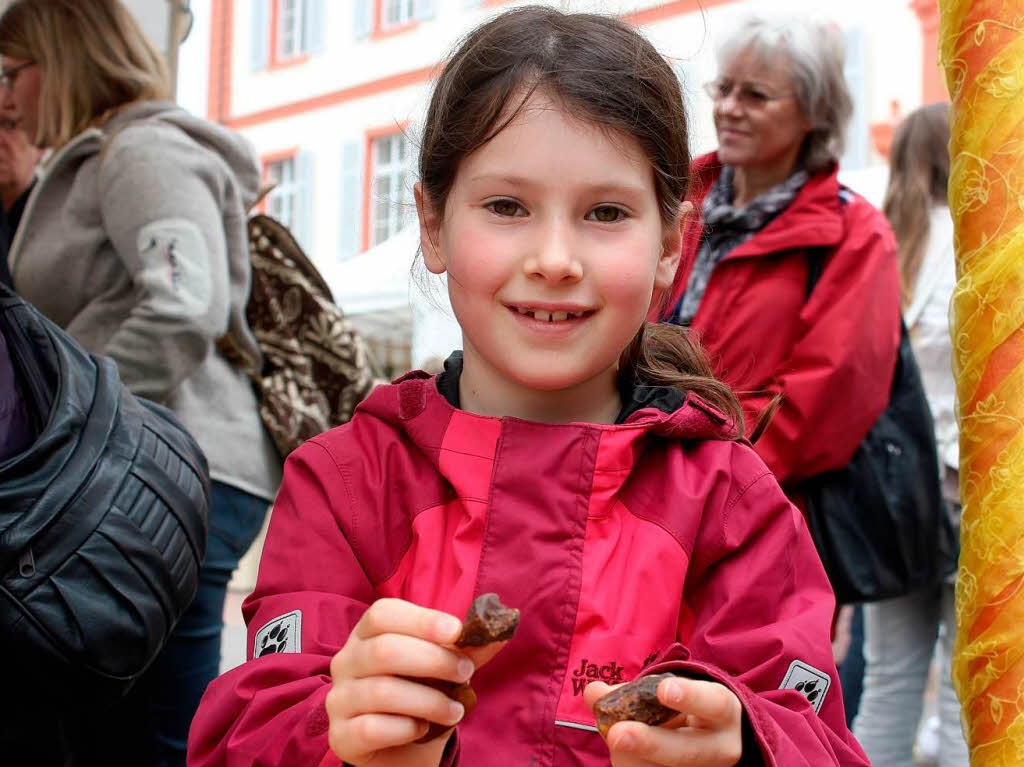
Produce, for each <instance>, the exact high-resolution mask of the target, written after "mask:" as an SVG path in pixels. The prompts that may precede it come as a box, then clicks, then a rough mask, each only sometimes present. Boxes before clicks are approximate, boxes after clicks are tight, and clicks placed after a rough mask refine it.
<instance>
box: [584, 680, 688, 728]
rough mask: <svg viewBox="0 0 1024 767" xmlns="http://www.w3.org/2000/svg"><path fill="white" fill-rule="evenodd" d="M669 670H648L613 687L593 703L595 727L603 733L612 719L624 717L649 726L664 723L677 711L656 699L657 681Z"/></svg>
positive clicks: (625, 719)
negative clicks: (653, 672)
mask: <svg viewBox="0 0 1024 767" xmlns="http://www.w3.org/2000/svg"><path fill="white" fill-rule="evenodd" d="M671 676H672V674H652V675H650V676H642V677H640V678H639V679H634V680H633V681H632V682H629V683H627V684H624V685H622V686H621V687H616V688H615V689H614V690H612V691H611V692H610V693H608V694H607V695H605V696H603V697H602V698H600V699H599V700H598V701H597V703H595V704H594V718H595V719H596V720H597V729H598V731H599V732H600V733H601V735H602V736H604V737H607V735H608V730H609V729H611V726H612V725H613V724H615V723H616V722H624V721H627V720H630V721H634V722H643V723H644V724H649V725H651V726H652V727H656V726H657V725H659V724H664V723H665V722H667V721H668V720H669V719H671V718H672V717H674V716H676V715H677V714H678V713H679V712H678V711H676V710H675V709H672V708H669V707H668V706H664V705H662V704H661V702H660V701H659V700H658V684H659V683H660V682H661V680H662V679H668V678H669V677H671Z"/></svg>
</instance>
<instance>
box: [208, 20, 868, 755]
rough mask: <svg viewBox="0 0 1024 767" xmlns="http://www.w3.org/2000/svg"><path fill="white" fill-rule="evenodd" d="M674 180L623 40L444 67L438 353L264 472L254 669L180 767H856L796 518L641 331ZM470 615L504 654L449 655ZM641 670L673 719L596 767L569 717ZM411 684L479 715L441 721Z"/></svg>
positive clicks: (438, 702)
mask: <svg viewBox="0 0 1024 767" xmlns="http://www.w3.org/2000/svg"><path fill="white" fill-rule="evenodd" d="M689 160H690V158H689V154H688V150H687V124H686V119H685V114H684V109H683V104H682V101H681V99H680V91H679V84H678V82H677V80H676V78H675V76H674V75H673V73H672V70H671V68H670V67H669V66H668V65H667V63H666V62H665V61H664V60H663V59H662V58H661V57H660V56H659V55H658V53H657V52H656V51H655V49H654V48H653V47H652V46H651V45H650V44H649V43H648V42H647V41H646V40H644V39H643V38H642V37H641V36H640V35H638V34H637V33H636V31H635V30H633V29H632V28H630V27H629V26H627V25H626V24H623V23H621V22H619V21H615V20H612V19H608V18H604V17H599V16H592V15H583V14H572V15H567V14H563V13H560V12H557V11H554V10H549V9H541V8H525V9H521V10H517V11H512V12H510V13H508V14H505V15H503V16H500V17H498V18H497V19H495V20H493V21H490V22H488V23H487V24H484V25H483V26H481V27H480V28H478V29H477V30H476V31H475V32H473V33H472V34H470V36H469V37H468V38H467V39H466V40H465V42H464V43H463V44H462V46H461V47H460V48H459V49H458V51H456V53H455V54H454V56H453V57H452V58H451V60H450V61H449V62H448V64H447V66H446V67H445V69H444V71H443V73H442V74H441V77H440V80H439V81H438V83H437V87H436V90H435V93H434V96H433V99H432V101H431V104H430V109H429V112H428V115H427V121H426V125H425V133H424V138H423V146H422V150H421V154H420V179H421V181H420V185H419V186H418V188H417V190H416V199H417V205H418V208H419V214H420V224H421V231H422V248H423V255H424V259H425V262H426V265H427V267H428V268H429V269H430V270H431V271H433V272H436V273H441V272H447V274H448V284H449V295H450V298H451V302H452V306H453V308H454V310H455V314H456V317H457V318H458V320H459V323H460V324H461V326H462V329H463V335H464V348H463V352H462V353H461V354H458V353H456V354H453V355H452V357H451V358H449V360H448V361H447V363H446V366H445V371H444V373H442V374H441V375H439V376H438V377H437V378H436V379H435V378H430V377H427V376H426V375H425V374H422V373H412V374H410V375H408V376H406V377H404V378H403V379H400V380H399V381H398V382H397V383H396V384H395V385H393V386H388V387H381V388H378V389H377V390H376V391H375V392H374V394H373V395H371V396H370V398H369V399H368V400H367V401H366V402H364V403H363V405H362V406H361V407H360V410H359V411H358V412H357V414H356V416H355V418H353V420H352V421H351V423H349V424H347V425H346V426H344V427H342V428H339V429H336V430H333V431H331V432H328V433H326V434H324V435H322V436H320V437H318V438H316V439H314V440H311V441H310V442H308V443H307V444H306V445H304V446H303V447H302V448H300V449H299V450H297V451H296V452H295V453H294V454H293V455H292V456H291V458H290V459H289V461H288V464H287V467H286V471H285V480H284V484H283V486H282V489H281V492H280V494H279V495H278V499H277V503H276V506H275V509H274V514H273V522H272V524H271V528H270V535H269V538H268V541H267V545H266V548H265V550H264V554H263V561H262V564H261V567H260V578H259V583H258V585H257V587H256V590H255V592H254V593H253V595H252V596H251V597H250V598H249V599H248V600H247V602H246V605H245V608H244V612H245V617H246V621H247V623H248V625H249V628H250V631H249V653H250V658H251V660H249V661H248V662H247V663H245V664H243V665H242V666H241V667H239V668H237V669H235V670H234V671H232V672H230V673H228V674H226V675H225V676H223V677H222V678H220V679H219V680H217V681H215V682H214V683H213V684H212V685H211V687H210V688H209V689H208V691H207V694H206V696H205V699H204V701H203V704H202V706H201V708H200V712H199V714H198V715H197V718H196V720H195V722H194V725H193V729H192V733H191V737H190V762H189V763H190V764H192V765H195V767H205V766H206V765H227V764H231V765H243V764H246V765H248V764H259V765H282V766H283V765H296V767H298V766H299V765H303V766H305V765H318V764H319V765H339V764H341V763H345V764H349V765H355V767H364V766H366V765H373V767H390V766H391V765H395V766H396V767H397V766H399V765H401V766H403V767H406V766H408V767H418V766H419V765H424V766H426V765H429V766H430V767H436V766H437V765H439V764H440V765H454V764H459V765H466V766H469V767H477V766H478V765H516V766H520V765H521V766H522V767H528V766H533V767H544V766H547V765H558V766H561V765H587V766H589V765H608V764H609V763H611V764H614V765H617V766H618V767H626V766H627V765H629V766H630V767H632V766H634V765H636V766H639V765H681V764H686V765H704V766H707V767H726V765H734V764H743V765H757V764H766V765H785V766H786V767H798V766H799V765H814V766H815V767H820V766H821V765H840V764H841V765H863V764H866V762H865V760H864V756H863V753H862V752H861V750H860V748H859V746H857V744H856V742H855V741H854V740H853V738H852V736H851V735H850V734H849V732H848V731H847V730H846V727H845V725H844V717H843V707H842V701H841V696H840V694H839V691H838V689H836V673H835V668H834V665H833V663H832V660H831V649H830V644H829V624H830V619H831V616H832V610H833V606H834V604H833V598H832V594H831V592H830V590H829V586H828V582H827V581H826V579H825V575H824V572H823V571H822V568H821V565H820V563H819V561H818V558H817V555H816V554H815V551H814V548H813V546H812V544H811V541H810V538H809V536H808V535H807V532H806V529H805V527H804V524H803V521H802V519H801V517H800V515H799V513H798V512H797V511H796V509H795V508H794V507H793V506H792V505H790V503H789V502H788V501H787V500H786V497H785V496H784V495H783V494H782V491H781V490H780V489H779V486H778V484H777V483H776V481H775V479H774V478H773V476H772V475H771V473H770V472H769V471H768V469H767V468H766V467H765V465H764V464H763V463H762V461H761V460H760V459H759V458H758V457H757V456H756V455H755V453H754V452H753V451H752V450H751V449H750V447H749V445H748V444H747V443H745V442H744V441H742V439H741V437H740V433H741V432H742V416H741V414H740V410H739V406H738V404H737V402H736V400H735V399H734V398H733V396H732V394H731V393H730V392H729V390H728V389H727V388H726V387H724V386H723V385H722V384H720V383H719V382H717V381H715V380H714V379H713V378H711V377H710V373H709V369H708V366H707V364H706V362H705V361H704V360H703V359H702V357H701V355H700V353H699V352H698V351H697V349H696V348H695V347H694V346H693V345H692V344H691V343H690V342H689V341H688V340H687V338H686V336H685V331H682V330H681V329H679V328H672V327H656V326H650V325H646V324H645V322H644V319H645V316H646V315H647V313H648V311H649V309H650V308H651V303H652V297H653V296H655V295H656V294H658V293H660V292H661V291H662V290H665V289H667V288H668V287H669V286H670V285H671V282H672V279H673V275H674V273H675V270H676V267H677V262H678V258H679V256H678V254H679V251H680V234H679V232H680V224H681V221H682V219H683V217H684V216H685V214H686V213H687V212H688V206H687V205H686V204H685V203H684V202H683V200H684V197H685V193H686V191H687V181H688V173H689ZM492 591H493V592H497V593H498V594H499V595H500V596H501V598H502V600H503V601H504V602H505V603H506V604H508V605H510V606H514V607H517V608H519V609H520V610H521V611H522V621H521V623H520V626H519V630H518V632H517V633H516V635H515V637H514V638H513V639H511V640H510V641H509V642H507V643H505V645H504V646H503V647H493V646H492V647H490V648H486V649H483V650H476V651H471V652H464V651H460V650H456V649H455V648H454V647H453V644H452V643H453V642H454V640H455V638H456V637H457V635H458V632H459V626H460V620H459V618H460V617H461V616H462V615H463V614H464V612H465V610H466V608H467V606H468V605H469V603H470V601H471V600H472V599H473V597H474V596H476V595H478V594H481V593H486V592H492ZM658 672H671V673H672V674H674V675H675V677H674V678H669V679H666V680H664V681H662V683H661V684H660V686H659V688H658V696H659V699H660V700H661V701H662V702H663V703H664V704H665V705H667V706H669V707H671V708H673V709H676V710H677V711H679V712H680V714H679V716H677V717H675V718H674V719H673V720H671V721H670V722H668V723H667V724H666V725H664V726H661V727H649V726H646V725H643V724H640V723H637V722H622V723H618V724H616V725H614V726H613V727H612V728H611V729H610V730H609V732H608V735H607V739H603V738H602V737H601V735H600V734H599V733H598V732H597V729H596V728H595V727H594V716H593V713H592V710H591V706H592V705H593V704H594V702H595V701H596V700H597V699H598V698H599V697H600V696H601V695H602V694H604V693H606V692H607V691H608V690H609V689H610V688H609V685H615V684H619V683H622V682H627V681H630V680H632V679H634V678H635V677H637V676H640V675H642V674H650V673H658ZM423 679H442V680H449V681H454V682H461V681H465V680H471V681H472V685H473V688H474V689H475V691H476V694H477V695H478V697H479V703H478V705H477V707H476V708H475V710H473V711H472V713H470V714H469V715H467V716H466V719H465V721H464V722H463V721H462V719H463V716H464V711H463V709H462V707H461V706H460V705H458V704H456V703H454V702H452V701H451V700H450V699H449V698H447V697H446V696H444V695H443V694H441V693H440V692H438V691H437V690H435V689H433V688H432V687H430V686H428V685H426V684H423V683H422V680H423ZM428 722H435V723H439V724H443V725H445V726H446V727H447V728H448V729H447V730H446V731H445V732H444V734H442V735H440V736H438V737H436V738H434V739H433V740H430V741H428V742H426V743H418V742H417V740H418V739H420V738H421V736H423V735H424V734H425V733H426V731H427V727H428Z"/></svg>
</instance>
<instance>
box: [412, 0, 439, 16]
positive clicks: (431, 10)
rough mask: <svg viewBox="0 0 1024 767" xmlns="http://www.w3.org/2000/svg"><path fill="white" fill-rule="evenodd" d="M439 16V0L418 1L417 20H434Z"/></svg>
mask: <svg viewBox="0 0 1024 767" xmlns="http://www.w3.org/2000/svg"><path fill="white" fill-rule="evenodd" d="M436 15H437V0H417V3H416V18H417V19H419V20H420V21H426V20H427V19H432V18H434V17H435V16H436Z"/></svg>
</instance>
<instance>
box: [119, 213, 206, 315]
mask: <svg viewBox="0 0 1024 767" xmlns="http://www.w3.org/2000/svg"><path fill="white" fill-rule="evenodd" d="M137 246H138V251H139V261H140V262H141V263H142V271H141V272H140V273H139V275H138V280H139V282H140V283H141V284H142V286H143V287H144V288H145V289H146V290H147V292H148V293H149V294H150V295H151V296H153V298H154V299H156V300H157V301H158V302H160V303H161V304H165V303H166V304H167V305H166V307H165V308H166V309H167V310H168V311H170V312H172V313H175V314H184V315H186V316H196V315H202V314H205V313H206V312H207V310H208V308H209V304H210V299H211V296H212V294H213V274H212V273H211V267H210V255H209V252H208V248H207V245H206V242H205V240H204V239H203V234H202V232H200V231H199V227H198V226H196V225H195V224H194V223H192V222H191V221H188V220H186V219H183V218H166V219H162V220H160V221H154V222H153V223H151V224H147V225H146V226H144V227H142V229H140V230H139V235H138V241H137Z"/></svg>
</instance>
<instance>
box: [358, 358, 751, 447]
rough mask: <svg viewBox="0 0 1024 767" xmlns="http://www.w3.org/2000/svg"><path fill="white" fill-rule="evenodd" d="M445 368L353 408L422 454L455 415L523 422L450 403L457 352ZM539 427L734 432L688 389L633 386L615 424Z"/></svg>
mask: <svg viewBox="0 0 1024 767" xmlns="http://www.w3.org/2000/svg"><path fill="white" fill-rule="evenodd" d="M445 367H446V371H445V373H442V374H441V375H439V376H431V375H430V374H428V373H425V372H423V371H422V370H414V371H412V372H410V373H407V374H406V375H404V376H402V377H401V378H399V379H397V380H396V381H395V382H394V383H393V384H392V385H391V386H379V387H377V389H375V390H374V392H373V393H372V394H371V395H370V396H369V397H368V398H367V399H366V400H364V401H363V402H362V403H361V404H360V405H359V407H358V409H357V410H358V411H361V412H363V413H364V414H366V415H369V416H373V417H375V418H378V419H380V420H382V421H384V422H386V423H389V424H390V425H391V426H392V427H393V428H395V429H397V430H399V431H404V432H405V433H406V434H407V435H408V436H409V437H411V438H412V440H413V441H414V442H416V443H417V444H418V445H419V446H420V447H421V448H422V449H423V450H424V451H425V452H428V453H431V452H434V451H435V450H436V448H437V446H438V445H440V444H441V440H442V437H443V435H444V431H445V429H446V428H447V426H448V423H449V422H450V421H451V419H452V416H453V415H454V414H456V413H458V414H461V417H462V419H472V420H479V421H480V426H481V427H482V428H486V430H488V431H490V430H492V429H494V428H495V424H499V425H500V424H503V423H506V422H512V421H514V422H518V423H527V422H525V421H523V419H519V418H514V417H511V416H509V417H505V418H494V417H491V416H483V415H477V414H474V413H469V412H468V411H465V410H461V409H459V408H458V407H457V406H456V405H454V404H452V402H451V401H450V397H451V391H452V388H453V383H454V389H455V390H456V391H457V389H458V375H459V374H461V370H462V355H461V352H455V353H454V354H453V355H452V356H451V357H449V358H448V360H447V361H446V363H445ZM536 426H537V427H538V428H540V429H545V428H550V429H579V430H586V429H595V430H598V431H628V432H632V434H633V435H634V438H636V439H639V438H641V437H643V436H645V435H647V434H651V435H655V436H658V437H663V438H667V439H676V440H735V439H736V438H737V436H738V431H737V429H736V426H735V424H733V423H732V422H731V421H730V420H729V419H728V418H727V417H726V416H725V415H724V414H723V413H722V412H721V411H719V410H718V409H717V408H715V407H714V406H713V405H711V404H709V403H708V402H706V401H705V400H703V399H702V398H700V397H699V396H697V395H696V394H694V393H692V392H688V393H685V394H684V393H682V392H680V391H679V390H678V389H674V388H671V387H663V386H643V385H640V386H636V387H634V388H633V389H632V390H630V391H626V392H623V410H622V413H621V414H620V419H619V423H615V424H591V423H568V424H540V423H537V424H536Z"/></svg>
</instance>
